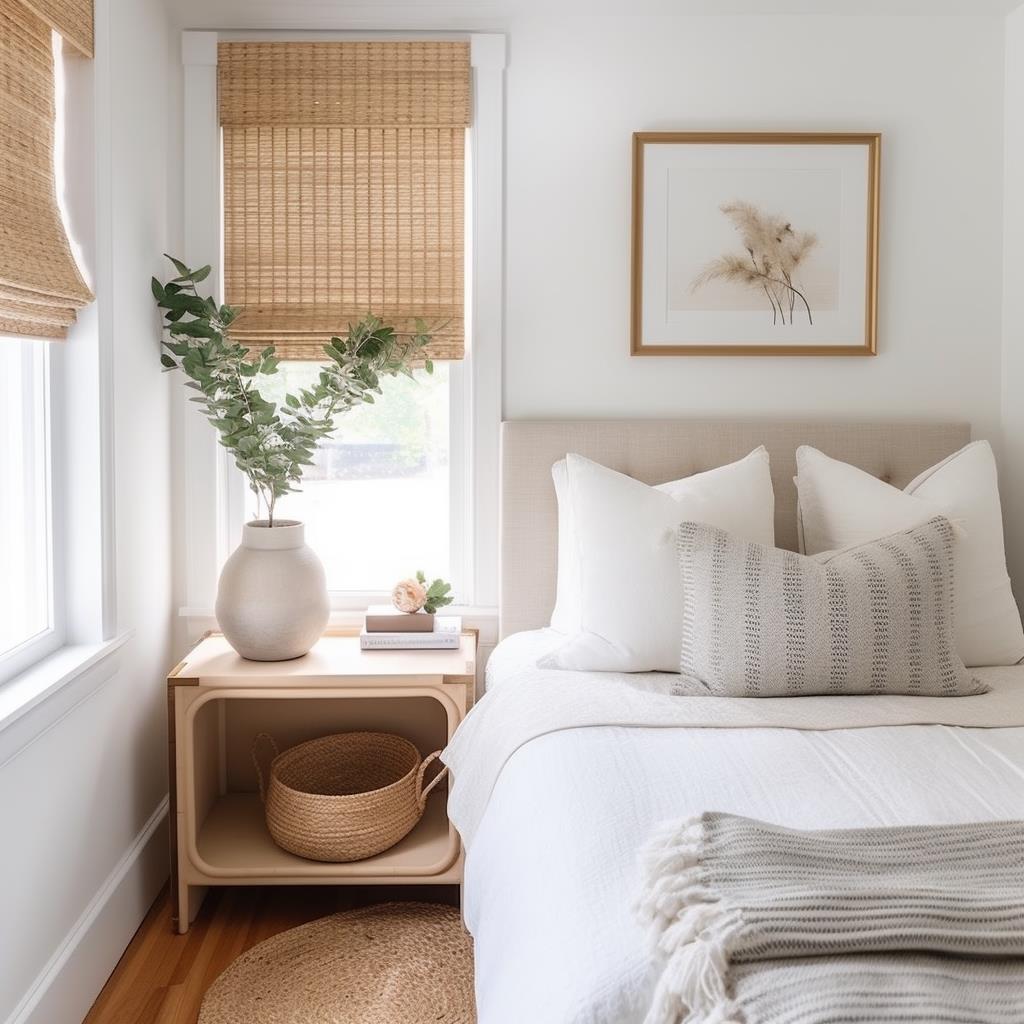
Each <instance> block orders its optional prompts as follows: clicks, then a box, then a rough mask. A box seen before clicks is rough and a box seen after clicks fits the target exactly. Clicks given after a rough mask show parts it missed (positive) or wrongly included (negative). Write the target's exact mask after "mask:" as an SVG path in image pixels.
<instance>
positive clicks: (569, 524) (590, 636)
mask: <svg viewBox="0 0 1024 1024" xmlns="http://www.w3.org/2000/svg"><path fill="white" fill-rule="evenodd" d="M552 475H553V477H554V480H555V489H556V493H557V494H558V528H559V539H558V594H557V600H556V606H555V611H554V613H553V615H552V620H551V624H552V626H553V627H554V628H555V629H558V630H559V631H561V632H563V633H565V634H567V636H566V640H565V642H564V643H563V644H562V645H561V646H560V647H558V648H557V649H556V650H555V651H553V652H552V653H551V654H548V655H546V656H545V657H544V658H543V659H541V661H540V664H541V665H542V666H544V667H546V668H564V669H579V670H584V671H606V672H678V671H679V638H680V636H681V635H682V593H681V589H680V586H679V571H678V567H677V564H676V551H675V544H676V528H677V527H678V526H679V524H680V523H681V522H682V521H683V520H684V519H686V520H691V521H695V522H700V523H707V524H708V525H710V526H718V527H721V528H722V529H723V530H728V531H729V532H730V533H734V534H736V535H737V536H739V537H742V538H743V539H744V540H749V541H754V542H755V543H758V544H766V545H769V546H770V545H772V544H774V543H775V494H774V491H773V490H772V478H771V471H770V466H769V462H768V452H767V451H766V450H765V448H763V447H761V448H758V449H757V450H756V451H753V452H751V453H750V454H749V455H748V456H747V457H746V458H744V459H740V461H739V462H733V463H730V464H729V465H727V466H720V467H718V468H717V469H712V470H708V471H707V472H706V473H697V474H695V475H694V476H690V477H686V478H685V479H683V480H673V481H671V482H670V483H665V484H659V485H658V486H657V487H649V486H648V485H647V484H643V483H640V482H639V481H638V480H634V479H633V478H632V477H629V476H625V475H624V474H622V473H616V472H615V471H614V470H612V469H607V468H606V467H604V466H601V465H598V464H597V463H596V462H591V461H590V460H589V459H585V458H583V457H582V456H581V455H567V456H566V458H565V463H564V465H561V466H560V464H556V465H555V466H554V467H553V468H552Z"/></svg>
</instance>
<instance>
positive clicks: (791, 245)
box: [691, 200, 818, 325]
mask: <svg viewBox="0 0 1024 1024" xmlns="http://www.w3.org/2000/svg"><path fill="white" fill-rule="evenodd" d="M720 209H721V211H722V213H724V214H725V215H726V217H728V218H729V220H731V221H732V224H733V227H735V228H736V231H737V232H738V233H739V236H740V242H741V244H742V245H743V248H744V249H745V250H746V255H745V256H742V255H739V254H737V253H729V254H726V255H725V256H718V257H717V258H715V259H713V260H711V262H710V263H708V264H707V266H705V267H704V269H703V270H702V271H701V272H700V274H698V275H697V277H696V278H694V281H693V284H692V286H691V288H692V290H693V291H696V290H697V289H698V288H700V287H702V286H703V285H705V284H707V283H708V282H710V281H729V282H731V283H734V284H738V285H740V286H742V287H744V288H754V289H756V290H757V291H760V292H764V294H765V297H766V298H767V300H768V302H769V304H770V305H771V310H772V323H773V324H778V323H779V321H780V319H781V321H782V323H783V324H785V323H790V324H791V323H793V317H794V314H795V311H796V308H797V305H798V303H799V304H800V306H802V309H803V311H806V314H807V322H808V323H809V324H812V325H813V323H814V317H813V315H812V313H811V307H810V304H809V303H808V301H807V298H806V296H805V295H804V294H803V292H801V291H800V289H799V288H797V286H796V285H795V284H794V279H795V275H796V272H797V270H798V269H799V268H800V266H801V265H802V264H803V263H805V262H806V260H807V257H808V256H809V255H810V253H811V252H812V251H813V249H814V247H815V246H816V245H817V244H818V238H817V236H816V235H815V234H813V233H812V232H810V231H795V230H794V229H793V225H792V224H791V223H790V222H789V221H787V220H786V219H785V218H784V217H780V216H777V215H775V214H769V213H764V212H763V211H762V210H759V209H758V208H757V207H756V206H755V205H754V204H753V203H745V202H742V201H740V200H737V201H735V202H732V203H725V204H724V205H723V206H721V207H720ZM787 313H788V314H789V319H788V320H787V319H786V314H787Z"/></svg>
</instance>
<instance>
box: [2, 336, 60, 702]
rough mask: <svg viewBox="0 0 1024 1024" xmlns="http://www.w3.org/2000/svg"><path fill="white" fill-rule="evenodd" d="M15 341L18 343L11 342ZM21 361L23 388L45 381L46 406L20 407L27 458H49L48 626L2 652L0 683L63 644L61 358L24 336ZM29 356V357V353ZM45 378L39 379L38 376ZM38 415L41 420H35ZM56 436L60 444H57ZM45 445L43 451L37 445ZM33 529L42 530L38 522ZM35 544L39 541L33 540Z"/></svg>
mask: <svg viewBox="0 0 1024 1024" xmlns="http://www.w3.org/2000/svg"><path fill="white" fill-rule="evenodd" d="M9 343H14V344H16V343H17V342H9ZM24 344H25V345H26V346H27V347H26V349H25V350H24V353H23V357H22V361H21V373H22V379H21V390H22V391H23V392H28V393H30V394H33V396H34V393H35V391H36V387H37V381H39V382H41V384H42V389H41V390H42V409H40V408H39V406H38V405H37V404H36V402H35V401H33V402H31V403H26V405H25V407H24V409H23V410H22V419H23V423H22V429H23V431H24V435H25V437H26V438H27V439H29V440H28V441H27V443H28V444H31V445H32V449H31V451H29V452H28V458H29V459H30V460H32V461H37V460H38V459H39V458H40V457H42V458H43V459H44V460H45V466H44V473H45V484H44V493H45V502H44V507H43V509H42V511H43V514H44V518H45V523H44V524H43V525H42V529H43V530H44V534H45V543H46V574H47V580H46V590H47V603H48V605H49V607H48V608H47V616H46V617H47V625H46V626H45V628H43V629H42V630H40V631H39V632H38V633H35V634H33V635H32V636H30V637H28V638H26V639H25V640H24V641H22V642H21V643H20V644H18V645H17V646H16V647H13V648H11V649H10V650H9V651H6V652H3V653H0V686H2V685H3V684H4V683H6V682H8V681H9V680H11V679H13V678H14V677H15V676H17V675H19V674H21V673H22V672H24V671H26V670H27V669H29V668H31V666H33V665H34V664H36V663H37V662H39V661H41V660H42V659H43V658H45V657H47V655H50V654H52V653H53V652H54V651H55V650H57V649H58V648H59V647H60V646H61V645H62V644H63V643H64V602H63V600H62V595H63V587H62V584H63V575H64V536H63V529H62V520H61V515H60V512H61V504H60V498H61V483H62V472H61V466H60V464H59V463H58V461H57V460H58V459H59V458H60V455H61V453H62V450H63V446H62V445H61V443H60V440H61V430H60V418H59V416H60V406H59V400H60V391H61V389H60V386H59V379H58V376H59V369H60V367H59V360H56V359H51V358H50V353H49V350H48V346H47V343H46V342H38V341H26V342H24ZM26 356H27V358H25V357H26ZM40 378H41V381H40ZM37 419H40V420H41V423H37V422H35V421H36V420H37ZM55 440H56V442H57V443H54V442H55ZM39 447H41V449H42V451H39V450H38V448H39ZM34 529H37V530H38V529H40V524H38V523H37V524H35V526H34ZM32 546H33V547H34V546H35V544H34V542H33V544H32Z"/></svg>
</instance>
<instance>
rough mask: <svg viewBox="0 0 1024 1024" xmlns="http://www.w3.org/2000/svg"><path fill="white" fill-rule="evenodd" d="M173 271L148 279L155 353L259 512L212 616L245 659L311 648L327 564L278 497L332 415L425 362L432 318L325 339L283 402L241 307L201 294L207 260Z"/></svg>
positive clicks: (273, 361)
mask: <svg viewBox="0 0 1024 1024" xmlns="http://www.w3.org/2000/svg"><path fill="white" fill-rule="evenodd" d="M168 259H170V261H171V262H172V263H173V264H174V268H175V270H176V271H177V273H178V276H177V277H175V278H173V279H172V280H170V281H168V282H166V283H161V282H160V281H159V280H157V279H156V278H153V284H152V287H153V297H154V298H155V299H156V302H157V305H158V306H159V307H160V309H161V310H163V311H164V312H163V318H164V327H165V330H166V332H167V337H166V338H165V339H164V341H163V343H162V344H163V352H162V353H161V356H160V359H161V361H162V363H163V365H164V367H165V368H166V369H168V370H179V369H180V370H181V371H182V372H183V373H184V374H185V376H186V377H188V380H187V381H186V382H185V387H187V388H190V389H191V390H193V391H194V392H195V395H193V396H192V399H191V400H192V401H193V402H195V403H197V404H198V405H199V406H200V408H201V409H202V410H203V412H204V414H205V415H206V418H207V419H208V420H209V421H210V423H212V424H213V426H214V428H215V429H216V430H217V433H218V439H219V441H220V443H221V444H222V445H223V446H224V447H225V448H227V449H228V451H229V452H231V454H232V456H233V457H234V460H235V464H236V465H237V466H238V468H239V469H240V470H241V471H242V472H243V473H244V474H245V476H246V478H247V479H248V481H249V486H250V488H251V489H252V491H253V493H254V494H255V495H256V501H257V516H256V518H255V519H254V520H252V521H251V522H249V523H246V524H245V526H244V528H243V533H242V543H241V545H240V546H239V547H238V548H237V549H236V550H235V551H234V553H233V554H232V555H231V556H230V558H228V560H227V562H226V563H225V565H224V569H223V571H222V572H221V577H220V582H219V584H218V587H217V606H216V613H217V622H218V624H219V626H220V628H221V630H222V631H223V633H224V636H225V637H226V638H227V640H228V642H229V643H230V644H231V645H232V647H234V648H235V650H237V651H238V653H239V654H241V655H242V656H243V657H245V658H251V659H253V660H256V661H284V660H287V659H289V658H297V657H300V656H301V655H303V654H305V653H306V652H307V651H308V650H309V649H310V647H312V646H313V644H314V643H315V642H316V640H317V639H318V638H319V637H320V635H321V634H322V633H323V630H324V627H325V626H326V625H327V619H328V616H329V614H330V604H329V601H328V597H327V581H326V577H325V575H324V569H323V565H322V564H321V563H320V560H319V558H317V556H316V555H315V554H314V553H313V551H312V550H311V549H310V548H309V547H307V546H306V543H305V538H304V530H303V526H302V524H301V523H299V522H296V521H294V520H280V519H277V518H275V516H274V507H275V505H276V503H277V500H278V498H280V497H281V496H282V495H284V494H287V493H288V492H289V491H294V490H297V488H298V484H299V482H300V481H301V479H302V473H303V470H304V469H305V467H306V466H308V465H310V464H311V463H312V462H313V455H314V452H315V451H316V448H317V445H318V444H319V443H320V442H321V441H322V440H323V439H324V438H325V437H327V436H328V435H329V434H331V433H332V432H333V431H334V429H335V424H334V421H335V419H336V418H337V417H338V416H339V415H341V414H342V413H344V412H346V411H347V410H349V409H351V408H353V407H354V406H356V405H360V404H363V403H367V402H369V403H372V402H373V400H374V397H373V396H374V395H378V394H381V380H382V379H383V378H384V377H389V376H390V377H393V376H395V375H397V374H400V373H401V374H405V375H406V376H411V375H412V366H413V365H414V364H415V363H417V362H423V363H424V365H425V367H426V369H427V371H428V372H432V371H433V365H432V364H431V362H430V360H429V358H425V354H424V347H425V346H426V345H427V343H428V342H429V341H430V337H429V335H428V334H427V333H426V326H425V324H424V323H423V322H422V321H417V322H416V334H415V335H413V336H412V337H409V338H403V337H399V336H398V335H397V334H396V333H395V331H394V329H393V328H392V327H389V326H388V325H387V324H384V323H382V322H381V321H380V320H378V319H377V318H376V317H374V316H367V317H366V318H365V319H363V320H362V321H360V322H359V323H358V324H355V325H354V326H353V325H349V328H348V332H347V335H346V336H345V337H344V338H341V337H333V338H331V340H330V341H329V342H328V343H327V345H325V346H324V354H325V356H326V360H325V362H324V365H323V366H321V368H320V375H319V378H318V381H317V383H316V384H314V385H313V386H312V387H309V388H304V389H301V390H298V391H296V393H295V394H288V395H286V396H285V400H284V402H283V403H281V404H280V405H278V404H277V403H275V402H272V401H268V400H267V399H266V398H264V396H263V395H262V394H261V393H260V390H259V386H258V385H259V378H260V377H261V376H263V375H266V374H272V373H276V372H277V366H278V362H279V360H278V359H277V358H276V356H275V355H274V346H273V345H268V346H267V347H266V348H264V349H262V350H261V351H258V352H257V351H253V350H251V349H248V348H246V347H245V346H244V345H240V344H237V343H236V342H233V341H231V339H230V334H229V329H230V326H231V324H232V322H233V321H234V320H235V319H236V318H237V316H238V314H239V310H237V309H234V308H232V307H231V306H223V305H218V304H217V303H216V302H215V301H214V300H213V299H212V298H211V297H210V296H202V295H200V294H199V291H198V288H197V285H198V284H199V283H200V282H202V281H203V280H205V279H206V278H207V277H208V276H209V274H210V268H209V267H208V266H207V267H200V268H199V269H198V270H192V269H190V268H189V267H187V266H186V265H185V264H184V263H182V262H181V260H177V259H174V257H171V256H169V257H168Z"/></svg>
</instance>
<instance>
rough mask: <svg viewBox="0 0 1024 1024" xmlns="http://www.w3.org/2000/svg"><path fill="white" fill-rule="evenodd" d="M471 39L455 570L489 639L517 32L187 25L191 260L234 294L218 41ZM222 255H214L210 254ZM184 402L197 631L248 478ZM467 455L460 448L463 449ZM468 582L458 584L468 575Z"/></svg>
mask: <svg viewBox="0 0 1024 1024" xmlns="http://www.w3.org/2000/svg"><path fill="white" fill-rule="evenodd" d="M425 34H429V35H430V36H432V37H433V38H438V39H463V40H464V39H467V38H468V40H469V42H470V55H471V56H470V63H471V65H472V74H473V81H472V90H473V101H472V102H473V118H472V125H471V127H470V129H469V131H468V132H467V138H468V145H469V150H468V154H469V156H468V159H467V183H468V185H469V187H468V188H467V200H468V202H467V219H466V231H467V241H466V257H467V267H466V290H467V308H466V326H467V353H466V358H465V359H463V360H461V361H459V362H458V363H453V364H452V367H453V370H454V372H453V375H452V379H453V384H452V402H451V406H450V423H451V427H450V429H451V431H452V440H453V447H452V452H451V458H452V461H453V463H454V462H455V461H456V458H458V462H459V463H460V465H461V466H462V467H463V471H462V473H461V475H460V476H459V479H458V481H457V482H456V481H454V480H453V486H452V510H453V514H452V524H451V529H452V531H453V533H455V532H456V531H458V537H457V538H454V537H453V540H456V541H457V543H456V544H454V545H453V547H452V562H453V564H452V567H451V569H450V570H449V573H450V575H451V577H452V581H453V583H456V586H457V587H458V593H459V597H460V602H459V604H458V605H456V606H454V608H453V610H454V611H455V612H456V613H458V614H462V615H463V616H464V619H465V621H466V622H467V624H474V625H479V626H480V627H481V629H482V634H481V642H482V644H483V645H484V646H485V648H486V647H487V646H488V645H489V644H490V643H492V642H493V639H494V637H495V636H496V632H497V600H498V514H499V513H498V507H499V500H498V499H499V494H498V482H499V475H500V427H501V414H502V408H501V405H502V392H501V365H502V354H501V348H502V337H503V325H504V255H503V254H504V213H503V205H504V200H503V188H504V184H503V180H504V179H503V173H504V119H505V113H504V77H505V66H506V38H505V36H504V34H502V33H464V32H440V33H421V32H372V31H371V32H359V31H356V32H345V31H331V30H324V31H297V32H281V31H259V30H253V31H224V32H216V31H199V30H185V31H183V32H182V37H181V38H182V63H183V65H184V91H183V100H184V125H185V132H184V138H183V159H182V166H183V173H184V196H183V198H184V209H185V223H184V238H183V246H182V254H183V258H184V259H185V261H186V262H189V263H191V264H194V265H197V266H198V265H201V264H203V263H209V262H214V263H215V274H214V275H211V277H210V279H209V281H210V283H211V286H212V288H213V289H214V293H215V294H217V295H222V294H223V283H222V280H221V276H220V273H219V269H220V267H222V266H223V250H222V243H221V238H222V234H223V226H222V224H221V223H220V221H221V218H220V217H219V216H218V213H219V211H220V210H221V207H222V195H223V183H222V180H221V178H222V166H223V161H222V154H221V142H220V139H221V135H220V128H219V124H218V118H217V44H218V42H220V41H287V40H298V41H303V40H346V39H364V40H365V39H379V38H385V39H394V38H404V39H409V38H412V39H415V38H422V37H423V35H425ZM211 253H213V254H216V260H214V261H211V258H210V254H211ZM178 390H179V392H180V394H179V396H178V398H177V399H176V400H175V434H176V436H177V437H178V439H179V443H178V449H177V452H176V456H175V458H176V461H177V472H178V474H180V475H179V479H181V480H182V481H183V487H182V489H181V495H180V502H181V505H180V513H181V515H180V520H181V541H182V542H183V548H184V550H183V558H182V565H183V572H182V575H181V577H180V584H179V615H180V616H182V617H183V618H185V619H188V620H190V623H191V625H190V627H189V633H190V635H191V636H198V635H199V634H200V633H201V631H202V630H203V629H208V628H215V627H216V623H215V619H214V614H213V606H214V600H215V595H216V591H217V579H218V576H219V573H220V567H221V566H222V565H223V562H224V560H225V559H226V558H227V556H228V555H229V554H230V553H231V551H233V550H234V548H235V547H236V546H237V543H238V539H239V538H238V534H237V533H236V532H235V531H236V530H238V531H239V532H240V526H241V524H242V523H243V522H244V521H245V516H246V511H247V507H248V506H247V499H246V492H245V486H244V482H242V481H241V480H240V479H239V477H240V474H237V472H236V471H235V470H234V467H233V465H232V463H231V460H230V457H229V456H227V453H226V452H224V451H223V449H222V448H221V447H220V446H219V445H217V443H216V438H215V437H214V436H213V433H212V431H211V430H210V426H209V424H208V423H206V421H205V420H204V419H203V418H202V415H201V413H199V411H198V410H197V409H196V407H195V406H194V405H192V404H190V403H188V402H187V392H186V391H185V390H184V389H178ZM457 453H458V455H457ZM456 581H457V582H456ZM381 596H383V595H381V594H376V593H372V594H371V593H359V594H356V593H344V594H338V595H336V596H335V599H334V609H333V612H332V623H334V624H337V625H343V624H344V625H349V624H354V623H355V622H356V621H358V616H357V614H356V613H357V612H359V611H361V610H362V609H364V608H365V607H366V605H367V604H368V603H370V602H371V601H374V600H379V599H380V598H381Z"/></svg>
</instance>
